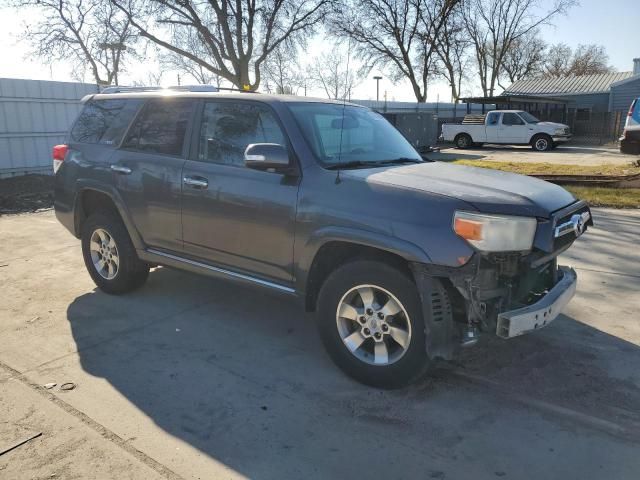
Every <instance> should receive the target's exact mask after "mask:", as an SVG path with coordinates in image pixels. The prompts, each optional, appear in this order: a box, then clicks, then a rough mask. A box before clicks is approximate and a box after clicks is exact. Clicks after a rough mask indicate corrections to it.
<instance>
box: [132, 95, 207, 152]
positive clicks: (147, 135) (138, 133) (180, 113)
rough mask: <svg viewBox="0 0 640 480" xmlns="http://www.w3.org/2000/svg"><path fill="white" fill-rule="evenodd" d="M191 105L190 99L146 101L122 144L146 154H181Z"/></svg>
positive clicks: (191, 109) (192, 104)
mask: <svg viewBox="0 0 640 480" xmlns="http://www.w3.org/2000/svg"><path fill="white" fill-rule="evenodd" d="M194 104H195V102H194V101H193V100H190V99H161V100H151V101H149V102H147V104H146V105H145V106H144V109H143V111H142V112H141V113H140V115H139V116H138V118H137V119H136V121H135V123H134V124H133V125H132V126H131V129H130V130H129V133H128V134H127V137H126V138H125V140H124V143H123V145H122V147H123V148H127V149H129V150H138V151H141V152H146V153H160V154H163V155H181V154H182V146H183V144H184V137H185V134H186V132H187V126H188V125H189V121H190V119H191V113H192V111H193V106H194Z"/></svg>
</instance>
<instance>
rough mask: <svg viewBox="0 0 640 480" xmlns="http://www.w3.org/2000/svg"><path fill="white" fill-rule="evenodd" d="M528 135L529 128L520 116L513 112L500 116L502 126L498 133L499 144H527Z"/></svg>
mask: <svg viewBox="0 0 640 480" xmlns="http://www.w3.org/2000/svg"><path fill="white" fill-rule="evenodd" d="M529 133H530V132H529V127H528V126H527V124H526V123H525V122H524V120H522V118H520V115H518V114H517V113H513V112H505V113H503V114H502V125H501V126H500V129H499V131H498V136H499V138H500V143H528V142H529V136H530V135H529Z"/></svg>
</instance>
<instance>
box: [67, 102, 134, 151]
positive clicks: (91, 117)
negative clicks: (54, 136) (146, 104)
mask: <svg viewBox="0 0 640 480" xmlns="http://www.w3.org/2000/svg"><path fill="white" fill-rule="evenodd" d="M140 104H141V101H140V100H134V99H127V100H125V99H122V98H121V99H113V100H95V101H92V102H89V103H87V104H86V105H85V106H84V108H83V109H82V113H80V116H79V117H78V120H77V121H76V123H75V125H74V126H73V129H72V130H71V140H72V141H74V142H78V143H101V144H104V145H113V144H116V143H118V142H120V139H121V138H122V135H123V134H124V132H125V130H126V129H127V127H128V126H129V122H131V119H132V118H133V116H134V115H135V113H136V112H137V111H138V107H139V106H140Z"/></svg>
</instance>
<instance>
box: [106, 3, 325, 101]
mask: <svg viewBox="0 0 640 480" xmlns="http://www.w3.org/2000/svg"><path fill="white" fill-rule="evenodd" d="M111 1H112V2H113V3H114V4H115V5H116V6H117V7H118V8H120V9H121V10H122V12H124V13H125V14H126V16H127V18H128V19H129V20H130V22H131V24H132V25H133V26H134V27H135V28H136V30H137V31H138V32H139V34H140V35H141V36H142V37H144V38H146V39H148V40H149V41H151V42H153V43H155V44H157V45H159V46H160V47H163V48H165V49H167V50H169V51H171V52H174V53H176V54H178V55H181V56H183V57H185V58H187V59H189V60H191V61H192V62H194V63H196V64H198V65H200V66H201V67H202V68H203V69H205V70H208V71H210V72H211V73H213V74H215V75H219V76H220V77H222V78H224V79H226V80H228V81H229V82H231V83H232V84H233V85H235V86H237V87H238V88H248V89H251V90H255V89H257V88H258V86H259V85H260V81H261V69H262V66H263V65H264V62H265V61H266V60H267V58H268V57H269V56H270V55H271V54H272V52H273V51H274V50H275V49H276V48H277V47H278V46H280V45H283V44H289V45H295V44H301V43H304V39H305V37H304V36H303V33H304V34H306V35H309V34H310V33H312V32H313V30H314V27H315V26H316V25H317V24H318V23H319V22H320V20H321V19H322V15H323V12H324V9H325V7H326V6H327V5H328V3H329V2H330V1H331V0H208V1H191V0H179V1H175V0H111ZM190 36H195V37H196V38H197V39H198V40H199V41H200V42H201V43H202V44H203V46H204V49H205V52H206V55H201V54H200V53H199V52H193V51H191V50H190V49H189V41H190V40H189V39H190Z"/></svg>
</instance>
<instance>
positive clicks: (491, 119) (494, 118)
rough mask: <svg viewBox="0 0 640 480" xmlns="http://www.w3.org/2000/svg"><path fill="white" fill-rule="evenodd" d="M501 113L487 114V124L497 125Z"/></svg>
mask: <svg viewBox="0 0 640 480" xmlns="http://www.w3.org/2000/svg"><path fill="white" fill-rule="evenodd" d="M499 118H500V114H499V113H498V112H491V113H490V114H489V115H487V125H497V124H498V119H499Z"/></svg>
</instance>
